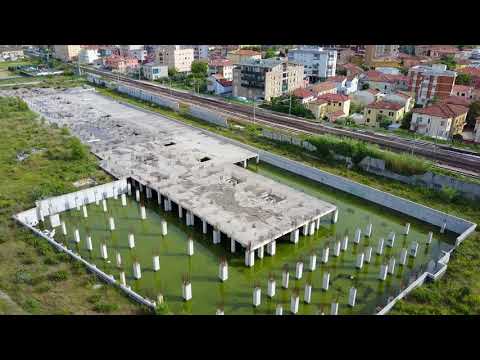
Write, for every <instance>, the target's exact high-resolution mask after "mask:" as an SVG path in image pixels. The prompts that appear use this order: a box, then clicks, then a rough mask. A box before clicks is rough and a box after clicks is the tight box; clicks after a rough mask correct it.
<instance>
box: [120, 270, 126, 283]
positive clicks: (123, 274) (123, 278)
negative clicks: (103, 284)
mask: <svg viewBox="0 0 480 360" xmlns="http://www.w3.org/2000/svg"><path fill="white" fill-rule="evenodd" d="M120 284H122V285H123V286H127V280H126V279H125V271H120Z"/></svg>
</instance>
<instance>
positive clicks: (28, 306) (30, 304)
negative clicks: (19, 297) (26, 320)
mask: <svg viewBox="0 0 480 360" xmlns="http://www.w3.org/2000/svg"><path fill="white" fill-rule="evenodd" d="M39 307H40V303H39V302H38V301H37V300H36V299H33V298H31V299H27V300H25V302H24V303H23V308H24V309H25V310H26V311H28V312H29V313H32V312H35V311H37V310H38V308H39Z"/></svg>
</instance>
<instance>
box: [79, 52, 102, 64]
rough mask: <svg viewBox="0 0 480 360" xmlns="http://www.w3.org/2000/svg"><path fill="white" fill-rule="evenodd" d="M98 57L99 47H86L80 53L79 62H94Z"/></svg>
mask: <svg viewBox="0 0 480 360" xmlns="http://www.w3.org/2000/svg"><path fill="white" fill-rule="evenodd" d="M98 58H99V56H98V49H86V48H84V49H82V50H80V52H79V53H78V62H79V63H80V64H92V63H94V62H95V61H97V60H98Z"/></svg>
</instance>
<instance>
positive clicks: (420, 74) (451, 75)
mask: <svg viewBox="0 0 480 360" xmlns="http://www.w3.org/2000/svg"><path fill="white" fill-rule="evenodd" d="M456 77H457V73H456V72H455V71H450V70H447V66H446V65H444V64H433V65H431V66H427V65H417V66H414V67H412V68H410V70H409V71H408V79H409V91H413V92H415V101H416V102H417V103H418V104H420V105H425V104H427V102H429V101H431V100H433V98H437V99H442V98H445V97H447V96H449V95H450V94H451V93H452V90H453V86H454V85H455V79H456Z"/></svg>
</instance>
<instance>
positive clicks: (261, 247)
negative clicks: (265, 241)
mask: <svg viewBox="0 0 480 360" xmlns="http://www.w3.org/2000/svg"><path fill="white" fill-rule="evenodd" d="M263 252H264V251H263V246H260V247H259V248H258V249H257V256H258V258H259V259H263Z"/></svg>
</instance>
